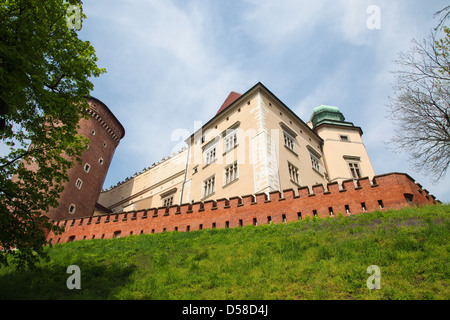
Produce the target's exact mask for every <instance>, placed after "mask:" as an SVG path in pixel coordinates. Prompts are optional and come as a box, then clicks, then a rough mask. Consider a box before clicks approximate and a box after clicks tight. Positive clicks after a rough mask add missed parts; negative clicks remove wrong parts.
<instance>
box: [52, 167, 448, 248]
mask: <svg viewBox="0 0 450 320" xmlns="http://www.w3.org/2000/svg"><path fill="white" fill-rule="evenodd" d="M438 202H439V201H437V200H436V199H435V197H434V196H433V195H430V194H429V193H428V191H427V190H426V189H423V188H422V186H421V185H420V184H418V183H415V182H414V180H413V179H412V178H411V177H410V176H408V175H407V174H404V173H389V174H384V175H378V176H375V177H374V178H373V179H372V180H370V179H369V178H362V179H359V180H347V181H344V182H343V183H342V184H341V185H339V184H338V183H329V184H327V185H326V186H324V185H314V186H312V187H311V188H308V187H302V188H298V189H297V190H294V189H289V190H283V191H282V192H280V191H273V192H270V193H269V194H266V193H259V194H254V195H253V194H251V195H245V196H240V197H239V196H236V197H232V198H229V199H218V200H208V201H204V202H194V203H185V204H182V205H174V206H171V207H158V208H149V209H147V210H140V211H131V212H122V213H117V214H107V215H101V216H91V217H85V218H78V219H71V220H64V221H58V222H55V224H58V225H63V226H64V227H65V232H64V233H63V234H62V235H54V234H52V233H50V234H49V235H48V240H49V241H51V242H52V243H63V242H68V241H73V240H83V239H99V238H100V239H110V238H114V237H119V236H120V237H123V236H128V235H136V234H143V233H160V232H166V231H194V230H200V229H211V228H235V227H241V226H246V225H261V224H270V223H282V222H289V221H295V220H299V219H303V218H305V217H313V216H318V217H328V216H331V217H333V216H336V215H354V214H360V213H364V212H373V211H376V210H387V209H400V208H403V207H406V206H422V205H426V204H436V203H438Z"/></svg>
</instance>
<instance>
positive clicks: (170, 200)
mask: <svg viewBox="0 0 450 320" xmlns="http://www.w3.org/2000/svg"><path fill="white" fill-rule="evenodd" d="M171 205H173V195H171V196H168V197H166V198H164V199H163V206H164V207H170V206H171Z"/></svg>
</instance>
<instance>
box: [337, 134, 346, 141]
mask: <svg viewBox="0 0 450 320" xmlns="http://www.w3.org/2000/svg"><path fill="white" fill-rule="evenodd" d="M339 138H341V141H348V136H343V135H340V136H339Z"/></svg>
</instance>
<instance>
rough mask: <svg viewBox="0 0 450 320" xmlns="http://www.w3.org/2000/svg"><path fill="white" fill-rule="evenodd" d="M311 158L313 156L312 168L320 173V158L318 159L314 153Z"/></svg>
mask: <svg viewBox="0 0 450 320" xmlns="http://www.w3.org/2000/svg"><path fill="white" fill-rule="evenodd" d="M310 156H311V164H312V167H313V168H314V169H316V170H317V171H319V172H320V161H319V158H317V157H316V156H315V155H313V154H312V153H310Z"/></svg>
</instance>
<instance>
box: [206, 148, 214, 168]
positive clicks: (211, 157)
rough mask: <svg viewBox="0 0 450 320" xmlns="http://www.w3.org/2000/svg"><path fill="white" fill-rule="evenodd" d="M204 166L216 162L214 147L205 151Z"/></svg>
mask: <svg viewBox="0 0 450 320" xmlns="http://www.w3.org/2000/svg"><path fill="white" fill-rule="evenodd" d="M205 153H206V155H205V165H208V164H210V163H213V162H214V161H216V146H214V147H212V148H210V149H208V150H206V151H205Z"/></svg>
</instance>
